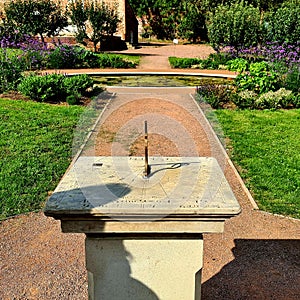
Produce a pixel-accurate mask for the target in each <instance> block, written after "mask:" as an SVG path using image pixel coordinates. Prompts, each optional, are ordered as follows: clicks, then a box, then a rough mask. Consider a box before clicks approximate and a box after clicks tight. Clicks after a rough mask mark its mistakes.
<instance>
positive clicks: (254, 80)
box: [235, 62, 279, 94]
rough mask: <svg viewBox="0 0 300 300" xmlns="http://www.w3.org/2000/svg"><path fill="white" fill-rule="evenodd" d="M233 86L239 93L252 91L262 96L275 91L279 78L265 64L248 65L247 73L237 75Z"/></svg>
mask: <svg viewBox="0 0 300 300" xmlns="http://www.w3.org/2000/svg"><path fill="white" fill-rule="evenodd" d="M235 84H236V86H237V88H238V90H240V91H243V90H252V91H254V92H256V93H258V94H262V93H266V92H268V91H274V90H276V89H277V88H278V87H279V78H278V75H277V74H276V73H275V72H274V71H272V70H270V68H269V65H268V64H267V63H266V62H258V63H253V64H251V65H250V67H249V72H243V73H241V74H239V75H238V76H237V77H236V79H235Z"/></svg>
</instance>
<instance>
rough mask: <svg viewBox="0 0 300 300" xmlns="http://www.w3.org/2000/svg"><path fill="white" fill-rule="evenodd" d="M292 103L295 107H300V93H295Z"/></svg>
mask: <svg viewBox="0 0 300 300" xmlns="http://www.w3.org/2000/svg"><path fill="white" fill-rule="evenodd" d="M292 104H293V106H294V107H295V108H300V93H297V94H295V95H293V98H292Z"/></svg>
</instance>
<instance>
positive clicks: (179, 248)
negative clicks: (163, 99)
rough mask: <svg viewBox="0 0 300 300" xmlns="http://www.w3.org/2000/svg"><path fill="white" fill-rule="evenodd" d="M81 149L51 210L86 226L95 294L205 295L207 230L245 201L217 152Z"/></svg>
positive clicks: (70, 224) (70, 223) (70, 226)
mask: <svg viewBox="0 0 300 300" xmlns="http://www.w3.org/2000/svg"><path fill="white" fill-rule="evenodd" d="M149 163H150V166H151V174H150V176H149V177H147V178H144V177H143V171H144V166H143V158H141V157H133V158H128V157H79V158H78V160H77V161H76V162H75V163H74V164H73V165H72V166H71V168H70V169H69V171H68V172H67V173H66V174H65V176H64V178H63V179H62V181H61V182H60V184H59V185H58V187H57V188H56V190H55V192H54V194H53V195H52V196H51V197H50V198H49V200H48V202H47V204H46V208H45V214H46V215H47V216H52V217H54V218H56V219H59V220H61V226H62V230H63V232H79V233H85V234H86V267H87V270H88V277H89V278H88V281H89V299H91V300H100V299H101V300H102V299H109V300H118V299H120V300H121V299H122V300H123V299H129V300H130V299H140V300H150V299H164V300H167V299H170V300H171V299H172V300H173V299H181V300H195V299H200V294H201V293H200V291H201V289H200V287H201V269H202V260H203V239H202V234H203V233H218V232H222V231H223V229H224V222H225V220H226V219H228V218H230V217H233V216H235V215H237V214H238V213H239V212H240V206H239V204H238V202H237V200H236V198H235V197H234V195H233V193H232V191H231V189H230V187H229V184H228V182H227V181H226V179H225V177H224V174H223V172H222V170H221V169H220V167H219V165H218V163H217V161H216V160H215V159H214V158H205V157H204V158H199V157H185V158H179V157H163V158H158V157H151V158H149Z"/></svg>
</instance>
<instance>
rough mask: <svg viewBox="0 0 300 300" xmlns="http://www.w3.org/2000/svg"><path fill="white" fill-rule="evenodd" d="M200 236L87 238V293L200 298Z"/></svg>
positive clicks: (119, 298)
mask: <svg viewBox="0 0 300 300" xmlns="http://www.w3.org/2000/svg"><path fill="white" fill-rule="evenodd" d="M202 251H203V240H202V239H201V236H198V239H193V237H190V238H187V237H186V238H182V239H179V237H176V238H175V237H174V238H161V237H160V238H157V239H155V237H152V238H151V239H141V238H138V239H128V238H114V239H103V238H99V237H97V236H93V237H90V236H88V237H87V239H86V267H87V270H88V274H89V298H90V299H99V300H100V299H101V300H102V299H103V300H112V299H114V300H124V299H147V300H151V299H165V300H173V299H200V288H201V268H202Z"/></svg>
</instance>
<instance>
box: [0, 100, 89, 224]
mask: <svg viewBox="0 0 300 300" xmlns="http://www.w3.org/2000/svg"><path fill="white" fill-rule="evenodd" d="M83 110H84V108H82V107H78V106H59V105H50V104H45V103H36V102H32V101H13V100H4V99H0V200H1V201H0V219H3V218H6V217H8V216H12V215H16V214H19V213H23V212H28V211H33V210H37V209H40V208H41V206H42V205H43V203H44V201H45V199H46V197H47V193H48V192H49V191H52V190H53V189H54V188H55V187H56V185H57V183H58V181H59V180H60V178H61V176H62V175H63V174H64V172H65V170H66V168H67V167H68V165H69V164H70V159H71V153H72V141H73V130H74V127H75V126H76V124H77V121H78V119H79V116H80V115H81V113H82V112H83Z"/></svg>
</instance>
